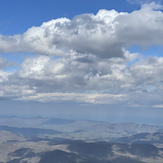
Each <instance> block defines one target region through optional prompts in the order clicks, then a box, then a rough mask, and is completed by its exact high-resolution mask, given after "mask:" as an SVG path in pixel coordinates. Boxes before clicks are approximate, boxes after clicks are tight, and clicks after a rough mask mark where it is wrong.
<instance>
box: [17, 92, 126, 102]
mask: <svg viewBox="0 0 163 163" xmlns="http://www.w3.org/2000/svg"><path fill="white" fill-rule="evenodd" d="M124 97H125V95H122V94H118V95H114V94H99V93H95V94H86V93H77V94H76V93H60V92H59V93H38V94H36V95H33V96H28V97H22V98H20V99H19V100H23V101H28V100H30V101H31V100H32V101H33V100H34V101H41V102H51V101H74V102H82V103H83V102H85V103H92V104H114V103H117V102H120V101H122V99H123V98H124Z"/></svg>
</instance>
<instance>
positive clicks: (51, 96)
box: [0, 3, 163, 106]
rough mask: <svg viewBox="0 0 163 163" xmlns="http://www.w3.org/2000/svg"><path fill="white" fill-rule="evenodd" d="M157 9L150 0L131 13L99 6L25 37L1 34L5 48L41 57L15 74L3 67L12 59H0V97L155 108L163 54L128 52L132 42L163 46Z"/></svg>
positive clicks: (162, 92) (162, 93)
mask: <svg viewBox="0 0 163 163" xmlns="http://www.w3.org/2000/svg"><path fill="white" fill-rule="evenodd" d="M156 8H157V9H158V6H157V5H156V4H154V3H151V4H149V5H146V6H143V7H142V8H141V9H140V10H138V11H134V12H132V13H118V12H116V11H114V10H111V11H107V10H100V11H99V12H98V13H97V14H96V15H93V14H84V15H79V16H76V17H74V18H73V19H72V20H69V19H67V18H60V19H56V20H51V21H49V22H45V23H43V24H42V25H41V26H40V27H32V28H30V29H28V30H27V31H26V32H25V33H24V34H23V35H14V36H2V35H1V36H0V51H1V52H23V51H26V52H35V53H38V54H42V55H39V56H34V57H27V58H26V59H24V61H23V63H22V64H21V66H20V69H19V70H17V72H13V73H9V72H7V71H3V68H5V67H6V65H7V64H8V61H6V60H5V59H2V58H0V59H1V61H0V69H1V71H0V87H1V90H0V96H1V97H2V98H9V99H10V98H11V99H15V100H36V101H42V102H49V101H58V100H64V101H75V102H86V103H94V104H96V103H98V104H113V103H123V104H124V105H130V106H136V105H137V106H143V105H145V106H149V105H150V106H157V105H158V104H160V103H161V101H162V97H163V86H162V83H163V76H162V72H163V58H162V57H152V56H151V57H146V58H143V57H141V54H138V53H134V54H131V53H130V52H129V51H127V50H125V48H126V47H129V46H130V45H133V44H138V45H140V46H142V47H148V46H150V45H153V44H158V45H162V44H163V42H162V38H163V29H162V25H163V13H162V12H161V11H156V10H154V9H156ZM142 15H143V16H142ZM46 55H49V56H46ZM54 56H60V57H58V58H56V57H54ZM136 59H137V60H138V61H137V62H135V63H134V61H135V60H136ZM130 62H133V63H132V64H128V63H130Z"/></svg>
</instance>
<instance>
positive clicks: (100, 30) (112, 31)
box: [0, 2, 163, 58]
mask: <svg viewBox="0 0 163 163" xmlns="http://www.w3.org/2000/svg"><path fill="white" fill-rule="evenodd" d="M159 8H161V6H160V5H158V4H156V3H154V2H153V3H150V4H148V5H143V6H142V8H141V9H140V10H138V11H133V12H132V13H125V12H121V13H118V12H116V11H115V10H111V11H107V10H100V11H99V12H98V13H97V14H96V15H93V14H83V15H78V16H76V17H74V18H73V19H72V20H70V19H67V18H59V19H55V20H51V21H49V22H45V23H43V24H42V25H41V26H40V27H32V28H30V29H28V30H27V31H26V32H25V33H24V34H22V35H14V36H2V35H1V36H0V51H1V52H13V51H15V52H35V53H39V54H44V55H53V56H64V57H65V56H66V55H67V53H69V52H70V51H72V50H73V51H75V52H76V53H81V54H91V55H94V56H97V57H99V58H111V57H123V48H126V47H129V46H131V45H133V44H138V45H140V46H143V47H144V46H145V47H146V46H150V45H152V44H160V45H162V44H163V42H162V37H163V29H162V25H163V13H162V12H161V11H157V10H155V9H159Z"/></svg>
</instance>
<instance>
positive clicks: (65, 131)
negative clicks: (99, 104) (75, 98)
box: [0, 117, 163, 163]
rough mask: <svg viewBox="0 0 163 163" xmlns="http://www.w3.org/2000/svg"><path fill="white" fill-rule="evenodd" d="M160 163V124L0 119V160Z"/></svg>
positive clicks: (5, 162) (10, 162)
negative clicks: (158, 125)
mask: <svg viewBox="0 0 163 163" xmlns="http://www.w3.org/2000/svg"><path fill="white" fill-rule="evenodd" d="M54 162H55V163H162V162H163V132H162V128H161V127H157V126H152V125H146V124H135V123H110V122H99V121H87V120H82V121H77V120H67V119H58V118H48V117H35V118H20V117H1V118H0V163H54Z"/></svg>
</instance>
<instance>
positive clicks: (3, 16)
mask: <svg viewBox="0 0 163 163" xmlns="http://www.w3.org/2000/svg"><path fill="white" fill-rule="evenodd" d="M0 4H1V5H0V20H1V26H0V27H1V34H4V35H13V34H21V33H24V32H25V31H26V30H27V29H28V28H30V27H31V26H40V25H41V24H42V23H43V22H45V21H49V20H51V19H56V18H60V17H68V18H73V17H74V16H76V15H80V14H83V13H94V14H96V13H97V12H98V11H99V10H100V9H108V10H111V9H115V10H117V11H120V12H121V11H127V12H131V11H133V10H134V9H138V8H140V6H139V5H133V4H132V5H131V4H130V3H128V2H127V1H126V0H121V1H119V0H109V1H108V0H101V1H100V0H99V1H94V0H87V1H86V0H84V1H81V0H69V1H66V0H60V1H56V0H28V1H25V0H23V1H22V0H15V1H10V0H6V1H4V0H1V1H0Z"/></svg>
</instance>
